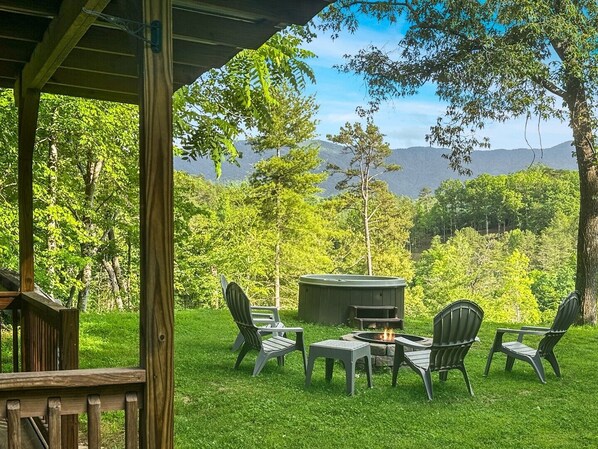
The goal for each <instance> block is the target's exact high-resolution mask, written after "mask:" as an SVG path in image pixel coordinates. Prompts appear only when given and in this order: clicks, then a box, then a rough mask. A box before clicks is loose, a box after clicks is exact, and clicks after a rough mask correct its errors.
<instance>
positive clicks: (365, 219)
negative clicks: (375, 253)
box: [363, 195, 373, 276]
mask: <svg viewBox="0 0 598 449" xmlns="http://www.w3.org/2000/svg"><path fill="white" fill-rule="evenodd" d="M368 200H369V198H368V196H367V195H366V196H365V197H364V199H363V232H364V237H365V254H366V257H367V268H368V275H369V276H372V274H373V269H372V242H371V238H370V217H369V213H370V211H369V201H368Z"/></svg>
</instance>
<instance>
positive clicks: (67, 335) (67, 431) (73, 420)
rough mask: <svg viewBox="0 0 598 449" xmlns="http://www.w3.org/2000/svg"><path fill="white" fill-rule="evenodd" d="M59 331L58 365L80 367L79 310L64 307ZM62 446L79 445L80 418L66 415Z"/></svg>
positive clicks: (65, 448)
mask: <svg viewBox="0 0 598 449" xmlns="http://www.w3.org/2000/svg"><path fill="white" fill-rule="evenodd" d="M59 314H60V329H59V333H58V367H59V369H61V370H65V369H78V368H79V311H78V310H77V309H62V310H60V312H59ZM61 421H62V447H63V448H64V449H77V447H78V445H79V441H78V440H79V418H78V417H77V415H66V416H63V417H62V419H61Z"/></svg>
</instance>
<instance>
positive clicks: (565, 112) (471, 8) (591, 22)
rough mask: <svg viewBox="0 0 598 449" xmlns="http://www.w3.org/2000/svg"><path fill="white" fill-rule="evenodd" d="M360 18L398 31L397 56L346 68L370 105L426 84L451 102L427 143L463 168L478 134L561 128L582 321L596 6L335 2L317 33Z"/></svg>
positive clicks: (590, 247)
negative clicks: (573, 186)
mask: <svg viewBox="0 0 598 449" xmlns="http://www.w3.org/2000/svg"><path fill="white" fill-rule="evenodd" d="M364 16H370V17H373V18H375V19H377V20H379V21H390V22H391V23H397V24H405V26H406V30H405V34H404V37H403V38H402V39H401V40H400V41H399V42H398V46H397V48H395V49H390V48H388V47H387V48H385V49H380V48H376V47H373V46H370V47H368V48H365V49H362V50H360V51H359V52H358V53H357V54H356V55H354V56H352V57H351V58H350V59H349V60H348V62H347V64H346V65H345V66H344V70H346V71H350V72H355V73H358V74H361V75H363V76H364V78H365V80H366V84H367V87H368V90H369V93H370V94H371V96H372V99H373V102H372V107H373V108H374V109H375V108H376V106H377V104H378V102H379V101H382V100H386V99H388V98H391V97H395V96H403V95H410V94H413V93H415V92H417V90H418V89H419V88H420V87H421V86H423V85H424V84H425V83H429V82H430V83H433V84H434V85H435V87H436V93H437V95H438V97H439V98H440V99H442V100H444V101H446V102H447V103H448V107H447V110H446V114H445V116H444V117H443V118H440V119H438V122H437V124H436V126H434V127H433V128H432V129H431V132H430V134H429V135H428V140H429V141H430V142H431V143H433V144H437V145H441V146H443V147H446V148H448V149H449V150H450V154H448V155H447V157H448V159H449V161H450V164H451V166H453V167H454V168H460V167H462V164H463V163H467V162H469V160H470V155H471V151H472V150H474V149H476V148H479V147H488V146H489V141H488V139H486V138H484V137H482V136H481V135H480V134H479V131H480V130H481V129H482V128H483V127H484V124H485V123H487V122H489V121H497V122H502V121H506V120H509V119H511V118H514V117H528V118H529V117H532V116H537V117H539V119H540V120H541V119H547V118H549V117H557V118H560V119H562V120H568V122H569V124H570V127H571V130H572V134H573V145H574V147H575V154H576V157H577V163H578V167H579V187H580V212H579V231H578V232H579V234H578V246H577V276H576V288H577V289H578V290H579V291H580V293H581V297H582V302H583V306H582V309H583V310H582V319H583V321H584V322H586V323H593V324H595V323H596V298H597V297H598V166H597V164H596V129H597V113H596V111H597V110H598V49H597V42H598V26H597V23H598V3H596V1H595V0H551V1H547V0H506V1H505V0H490V1H481V0H477V1H476V0H448V1H445V0H443V1H440V0H418V1H416V0H403V1H396V0H386V1H375V0H362V1H360V0H339V1H337V2H336V3H334V4H333V5H331V6H330V8H329V9H328V10H327V12H325V14H324V16H323V18H324V28H328V29H332V30H333V32H334V33H338V32H339V31H340V30H341V29H343V28H348V29H349V30H350V31H355V30H356V29H357V27H358V25H359V21H360V19H361V18H362V17H364Z"/></svg>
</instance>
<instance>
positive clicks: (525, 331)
mask: <svg viewBox="0 0 598 449" xmlns="http://www.w3.org/2000/svg"><path fill="white" fill-rule="evenodd" d="M546 332H547V331H545V330H542V331H541V330H535V329H524V328H522V329H508V328H504V327H499V328H498V329H496V333H497V334H519V335H545V334H546Z"/></svg>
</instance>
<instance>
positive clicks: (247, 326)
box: [226, 282, 307, 376]
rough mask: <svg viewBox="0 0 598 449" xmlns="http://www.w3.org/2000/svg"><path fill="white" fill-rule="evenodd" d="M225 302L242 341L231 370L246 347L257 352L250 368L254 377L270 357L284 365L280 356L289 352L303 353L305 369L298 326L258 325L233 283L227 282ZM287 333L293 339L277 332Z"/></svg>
mask: <svg viewBox="0 0 598 449" xmlns="http://www.w3.org/2000/svg"><path fill="white" fill-rule="evenodd" d="M226 303H227V304H228V308H229V309H230V311H231V314H232V315H233V319H234V320H235V323H237V326H238V327H239V331H241V333H242V334H243V344H242V345H241V351H240V352H239V356H238V357H237V361H236V362H235V369H237V368H238V367H239V365H240V364H241V361H242V360H243V358H244V357H245V355H247V353H248V352H249V351H250V350H252V349H255V350H256V351H258V356H257V359H256V361H255V367H254V369H253V375H254V376H257V375H258V374H259V373H260V371H261V370H262V368H263V367H264V365H265V364H266V362H267V361H268V360H269V359H271V358H273V357H276V358H277V359H278V365H279V366H282V365H284V356H285V355H286V354H288V353H289V352H293V351H300V352H301V354H302V356H303V372H304V373H305V372H306V369H307V360H306V358H305V346H304V343H303V329H302V328H300V327H272V328H265V327H262V328H258V327H257V326H256V325H255V323H254V321H253V318H252V316H251V308H250V305H249V299H248V298H247V295H245V293H244V292H243V290H242V289H241V287H239V286H238V285H237V284H236V283H234V282H231V283H230V284H228V286H227V287H226ZM287 332H291V333H295V334H296V339H295V340H291V339H289V338H286V337H284V336H282V335H279V334H286V333H287ZM268 334H270V335H271V336H270V337H269V338H264V337H265V336H267V335H268ZM274 334H276V335H274Z"/></svg>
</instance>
